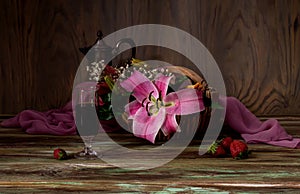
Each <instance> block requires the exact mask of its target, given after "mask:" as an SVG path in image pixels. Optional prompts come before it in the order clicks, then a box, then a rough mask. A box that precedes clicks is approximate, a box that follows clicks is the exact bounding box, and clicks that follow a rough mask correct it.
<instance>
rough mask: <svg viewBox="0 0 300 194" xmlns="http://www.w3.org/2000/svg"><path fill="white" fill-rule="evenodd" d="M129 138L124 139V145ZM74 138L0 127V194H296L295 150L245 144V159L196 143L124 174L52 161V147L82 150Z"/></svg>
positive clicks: (299, 159) (299, 168)
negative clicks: (210, 152)
mask: <svg viewBox="0 0 300 194" xmlns="http://www.w3.org/2000/svg"><path fill="white" fill-rule="evenodd" d="M131 140H132V142H134V141H136V139H135V138H133V139H130V138H129V139H127V140H126V141H127V142H125V143H128V144H130V143H131V142H130V141H131ZM82 146H83V144H82V142H81V139H80V138H79V137H77V136H68V137H62V136H46V135H28V134H25V133H24V132H23V131H22V130H21V129H5V128H1V129H0V152H1V154H0V174H1V176H0V193H54V192H58V193H68V192H78V193H81V192H83V193H85V192H91V193H95V192H103V193H282V192H287V193H300V150H297V149H287V148H281V147H274V146H269V145H263V144H260V145H258V144H256V145H249V148H250V150H252V154H251V156H250V158H249V159H246V160H234V159H232V158H218V159H216V158H210V157H207V156H198V154H197V153H198V146H197V144H196V143H195V144H192V145H191V146H189V147H188V148H187V149H186V150H185V151H184V152H183V153H182V154H180V155H179V156H178V157H177V158H176V159H174V160H173V161H171V162H169V163H167V164H166V165H163V166H161V167H158V168H155V169H150V170H139V171H129V170H124V169H120V168H116V167H113V166H111V165H109V164H106V163H105V162H103V161H102V160H100V159H99V160H88V161H84V160H79V159H69V160H64V161H59V160H55V159H54V158H53V155H52V153H53V150H54V149H55V148H57V147H60V148H63V149H65V150H66V151H67V152H68V153H75V152H77V151H79V150H81V149H82Z"/></svg>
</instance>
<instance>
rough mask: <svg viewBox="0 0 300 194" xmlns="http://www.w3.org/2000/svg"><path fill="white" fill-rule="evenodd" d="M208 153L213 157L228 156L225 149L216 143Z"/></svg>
mask: <svg viewBox="0 0 300 194" xmlns="http://www.w3.org/2000/svg"><path fill="white" fill-rule="evenodd" d="M208 153H209V154H210V155H211V156H213V157H224V156H226V151H225V150H224V148H223V147H222V146H221V145H220V144H219V143H218V142H214V143H213V144H212V145H211V146H210V147H209V149H208Z"/></svg>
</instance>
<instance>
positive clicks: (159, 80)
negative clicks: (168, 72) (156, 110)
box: [154, 73, 173, 98]
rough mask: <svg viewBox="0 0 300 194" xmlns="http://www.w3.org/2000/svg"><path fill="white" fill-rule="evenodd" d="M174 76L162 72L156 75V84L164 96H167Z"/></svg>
mask: <svg viewBox="0 0 300 194" xmlns="http://www.w3.org/2000/svg"><path fill="white" fill-rule="evenodd" d="M172 78H173V77H172V76H165V75H163V74H161V73H160V74H158V75H157V76H156V78H155V81H154V84H155V86H156V87H157V89H158V91H161V95H162V98H164V97H165V96H166V94H167V90H168V85H169V83H170V80H171V79H172Z"/></svg>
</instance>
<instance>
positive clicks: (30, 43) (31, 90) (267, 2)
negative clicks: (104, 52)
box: [0, 0, 300, 118]
mask: <svg viewBox="0 0 300 194" xmlns="http://www.w3.org/2000/svg"><path fill="white" fill-rule="evenodd" d="M0 14H1V17H0V28H1V30H0V40H1V44H0V51H1V52H0V64H1V66H0V75H1V76H0V83H1V90H0V100H1V102H0V114H16V113H18V112H19V111H21V110H24V109H36V110H41V111H44V110H48V109H50V108H57V107H60V106H62V105H64V104H65V103H66V102H67V101H69V100H70V93H71V90H72V83H73V78H74V75H75V72H76V69H77V67H78V65H79V64H80V61H81V59H82V57H83V56H82V54H81V53H80V52H79V51H78V48H79V47H82V46H86V45H89V44H91V43H93V42H94V41H95V38H96V37H95V33H96V32H97V30H98V29H102V30H103V32H104V34H106V35H108V34H110V33H112V32H114V31H116V30H119V29H122V28H125V27H128V26H131V25H136V24H145V23H158V24H165V25H170V26H174V27H177V28H180V29H182V30H185V31H187V32H189V33H190V34H192V35H193V36H195V37H196V38H198V39H199V40H200V41H201V42H202V43H203V44H204V45H205V46H206V47H207V48H208V49H209V51H210V52H211V53H212V55H213V56H214V58H215V59H216V61H217V63H218V64H219V66H220V69H221V71H222V73H223V76H224V78H225V84H226V87H227V93H228V95H231V96H235V97H237V98H239V99H240V100H241V101H242V102H243V103H244V104H245V105H246V106H247V107H248V108H249V109H250V110H251V111H252V112H254V113H255V114H256V115H258V116H264V117H269V116H276V117H283V116H291V117H293V118H299V117H300V29H299V25H300V1H299V0H264V1H261V0H251V1H249V0H224V1H220V0H210V1H207V0H164V1H156V0H119V1H118V0H86V1H83V0H82V1H79V0H54V1H53V0H42V1H39V0H30V1H25V0H3V1H0ZM174 41H176V40H174ZM149 51H153V52H152V54H151V56H156V57H158V58H160V59H163V60H166V61H168V62H170V63H175V64H185V63H186V59H184V58H183V57H182V56H176V55H174V53H172V52H171V51H165V52H161V50H159V49H158V50H157V49H156V50H155V49H151V48H143V49H141V50H138V57H140V58H145V56H147V55H148V57H149V53H151V52H149Z"/></svg>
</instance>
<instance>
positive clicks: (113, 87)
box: [86, 49, 211, 143]
mask: <svg viewBox="0 0 300 194" xmlns="http://www.w3.org/2000/svg"><path fill="white" fill-rule="evenodd" d="M102 50H103V49H102ZM132 55H133V56H132V58H131V59H130V60H128V61H126V62H125V63H124V64H122V65H117V66H113V65H112V64H111V62H110V63H109V64H106V63H105V60H96V61H93V62H91V63H90V65H88V66H87V69H86V70H87V72H88V74H89V79H90V80H94V81H97V89H96V100H95V103H96V111H97V114H98V118H99V120H100V123H101V124H102V125H103V124H104V125H105V127H103V128H105V130H106V131H112V130H111V129H110V128H116V125H117V124H118V121H120V119H119V118H121V120H122V121H121V122H123V123H126V126H125V127H124V125H123V128H126V127H127V126H128V128H129V129H130V132H132V133H133V134H134V135H135V136H137V137H140V138H144V139H147V140H148V141H150V142H152V143H155V141H159V140H168V139H169V138H170V137H171V136H172V135H173V134H174V133H176V132H180V131H181V132H186V133H189V129H180V127H179V125H178V123H179V122H180V117H181V116H184V115H191V114H194V113H201V114H200V118H199V117H197V118H196V119H198V120H199V130H198V131H200V130H205V129H206V128H207V126H208V123H209V119H210V112H211V95H210V90H209V88H208V85H207V83H206V81H205V80H204V79H203V78H202V77H201V76H200V75H198V74H196V73H195V72H194V71H192V70H191V69H188V68H185V67H180V66H161V65H158V64H148V63H146V62H143V61H140V60H138V59H135V58H134V57H135V50H133V51H132ZM113 96H114V98H115V100H114V103H113V102H112V100H113V99H114V98H113ZM106 121H107V122H106ZM191 122H193V121H191ZM197 122H198V121H197ZM106 124H108V125H106ZM110 126H111V127H110ZM187 128H188V127H187Z"/></svg>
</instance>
